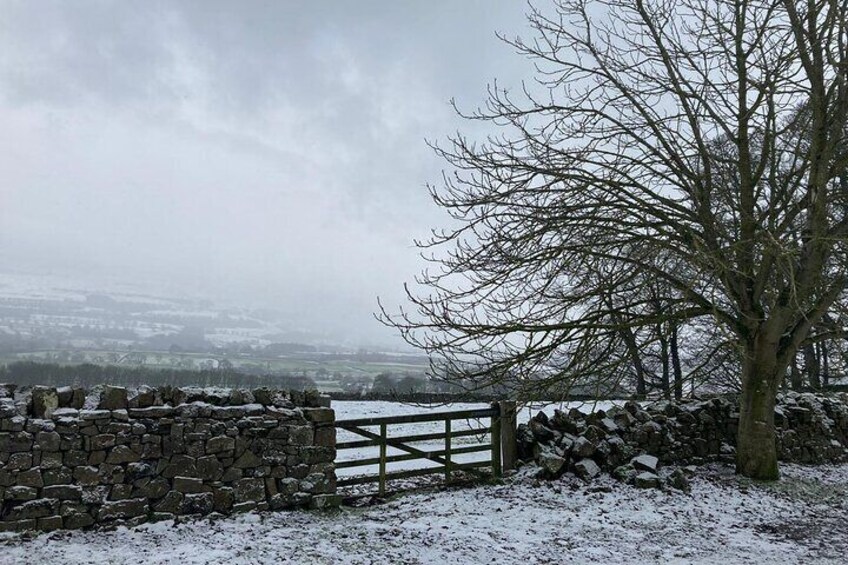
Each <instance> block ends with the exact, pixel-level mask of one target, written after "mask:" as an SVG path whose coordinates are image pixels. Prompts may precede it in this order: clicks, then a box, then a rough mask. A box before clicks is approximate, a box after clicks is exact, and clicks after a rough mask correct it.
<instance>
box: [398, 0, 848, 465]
mask: <svg viewBox="0 0 848 565" xmlns="http://www.w3.org/2000/svg"><path fill="white" fill-rule="evenodd" d="M549 8H550V9H549ZM846 14H848V2H846V1H844V0H808V1H800V2H799V1H790V0H779V1H774V0H773V1H766V0H751V1H744V0H656V1H647V0H645V1H636V2H616V1H602V0H595V1H592V0H558V1H556V2H554V4H553V6H551V7H548V6H546V7H545V9H536V8H531V11H530V13H529V15H528V18H529V22H530V24H531V26H532V29H533V30H534V36H533V38H532V39H530V40H525V39H507V38H503V39H504V41H506V42H507V43H509V44H510V45H512V46H513V47H515V49H516V50H517V51H518V52H519V53H520V54H522V55H524V56H526V57H528V58H529V59H531V60H532V61H533V63H534V64H535V66H536V75H537V82H536V83H535V84H532V85H526V86H525V87H524V88H523V89H521V91H519V92H511V91H507V90H505V89H502V88H500V87H498V86H497V84H495V85H493V86H492V87H491V88H490V92H489V97H488V100H487V102H486V104H485V105H484V106H483V107H482V108H480V109H478V110H476V111H474V112H472V113H470V114H467V117H468V118H469V119H470V120H475V121H481V122H485V123H487V124H488V127H489V128H491V129H490V131H491V132H492V133H491V134H490V135H489V137H488V138H487V139H485V140H484V141H481V142H476V141H474V140H473V139H471V138H468V137H465V136H463V135H458V136H456V137H454V138H451V139H449V141H448V143H445V144H438V145H435V146H434V147H435V149H436V151H437V152H438V153H439V154H440V155H441V156H442V157H443V158H444V159H445V160H446V161H447V163H448V164H449V165H450V166H451V167H452V169H454V171H452V172H451V173H450V174H447V175H446V176H445V179H444V183H443V185H441V186H438V187H431V192H432V195H433V198H434V199H435V201H436V202H437V203H438V205H440V206H441V207H443V208H444V209H445V210H446V211H448V212H449V214H450V216H451V217H452V219H453V220H454V222H453V224H452V225H454V226H456V227H455V228H454V229H451V230H447V231H436V232H434V234H433V237H432V239H431V240H430V241H425V242H420V243H419V245H420V247H421V248H422V249H423V251H424V253H425V255H427V256H428V257H429V259H430V260H431V261H433V262H434V268H433V269H431V270H429V271H428V272H425V273H424V274H423V276H422V277H421V278H420V280H419V281H418V282H419V283H420V285H421V287H420V288H415V289H413V290H411V291H409V292H408V294H409V298H410V300H411V302H412V304H413V306H414V307H413V308H412V310H411V311H401V312H400V313H398V314H397V315H387V314H386V312H385V311H384V312H383V319H384V320H385V321H386V322H387V323H390V324H392V325H394V326H396V327H397V328H399V329H400V330H401V333H402V334H403V336H404V337H405V338H406V339H407V341H409V342H410V343H412V344H415V345H418V346H420V347H422V348H423V349H425V350H426V351H427V352H429V353H430V354H431V355H432V357H433V370H434V372H437V373H441V374H442V375H463V376H464V377H467V378H470V379H472V380H473V379H477V381H478V382H483V381H486V380H488V382H506V380H509V382H512V383H520V382H526V383H531V382H532V383H534V386H536V385H538V384H539V383H543V384H544V386H550V385H552V384H553V383H562V382H567V381H568V379H573V378H578V377H580V376H581V375H588V374H595V375H597V374H603V373H604V372H605V371H607V372H609V373H610V374H613V373H618V372H620V371H619V370H618V367H620V365H621V364H622V363H625V362H627V361H626V359H627V343H626V342H627V334H628V332H633V331H637V330H639V329H642V328H647V327H652V326H656V325H657V324H664V323H669V322H673V323H674V325H675V327H677V326H678V325H683V324H690V325H691V327H697V326H698V324H706V326H708V327H712V328H715V331H713V330H709V331H707V333H711V332H712V333H714V334H715V335H718V336H721V339H723V340H727V342H728V343H729V344H730V345H731V346H732V348H733V349H734V350H735V352H736V353H737V355H738V359H739V366H740V372H741V375H740V381H741V389H742V401H741V406H740V412H741V416H740V423H739V438H738V440H739V441H738V448H737V449H738V451H737V456H738V462H737V470H738V471H739V472H741V473H743V474H745V475H748V476H753V477H759V478H776V477H777V475H778V468H777V460H776V450H775V445H774V410H773V408H774V401H775V396H776V394H777V391H778V387H779V386H780V385H781V382H782V381H783V379H784V376H785V375H786V373H787V369H788V367H789V366H790V364H791V363H792V362H793V360H794V359H795V356H796V353H797V352H798V350H799V347H801V346H802V344H803V343H805V340H807V339H808V337H809V335H810V329H811V327H812V326H813V325H815V324H816V323H817V322H818V321H820V320H821V319H822V318H823V316H824V315H825V314H826V313H828V312H830V311H834V310H835V309H837V308H839V307H840V306H841V305H842V303H843V301H844V299H845V287H846V251H848V249H846V242H847V241H848V240H847V239H846V235H848V231H847V230H848V215H846V213H845V212H846V206H848V173H846V168H847V167H848V151H846V148H848V145H846V143H845V134H846V115H848V84H846V73H848V23H846ZM651 285H659V286H661V288H662V289H663V291H662V300H661V301H659V302H657V299H656V298H657V296H656V293H655V295H654V297H653V298H652V295H651V292H650V286H651ZM838 330H839V329H838V328H837V331H838ZM675 331H676V330H675ZM716 345H718V344H716Z"/></svg>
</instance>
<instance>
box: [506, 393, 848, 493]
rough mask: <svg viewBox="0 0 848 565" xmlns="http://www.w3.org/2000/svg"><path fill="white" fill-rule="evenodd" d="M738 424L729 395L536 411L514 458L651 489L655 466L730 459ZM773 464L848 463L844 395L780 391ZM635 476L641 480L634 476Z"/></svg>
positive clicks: (847, 398) (547, 472) (552, 473)
mask: <svg viewBox="0 0 848 565" xmlns="http://www.w3.org/2000/svg"><path fill="white" fill-rule="evenodd" d="M738 422H739V414H738V399H737V398H735V397H732V396H723V397H716V398H711V399H703V400H692V401H687V402H679V403H678V402H657V403H654V404H645V405H642V404H639V403H637V402H633V401H628V402H626V403H624V404H623V405H622V406H616V407H613V408H612V409H610V410H606V411H604V410H598V411H596V412H592V413H590V414H584V413H583V412H581V411H579V410H576V409H572V410H570V411H568V412H563V411H559V410H555V411H554V412H553V414H551V415H547V414H545V413H543V412H540V413H538V414H537V415H535V416H534V417H533V418H531V419H530V421H529V422H528V423H527V424H522V425H521V426H519V428H518V431H517V437H518V455H519V458H520V459H521V460H523V461H525V462H531V461H532V462H535V463H536V464H537V465H538V466H539V467H540V474H541V475H542V476H544V477H547V478H556V477H559V476H560V475H562V474H563V473H566V472H571V473H574V474H576V475H578V476H580V477H583V478H585V479H592V478H594V477H595V476H597V475H598V474H600V473H601V472H602V471H607V472H609V473H611V474H613V475H614V476H615V477H617V478H619V479H621V480H623V481H625V482H629V483H633V484H637V486H659V485H660V483H661V481H660V474H658V473H657V471H658V469H659V467H660V466H663V465H665V466H681V465H688V464H698V463H703V462H707V461H714V460H722V459H723V460H727V461H733V458H734V456H735V446H736V432H737V426H738ZM775 426H776V428H777V430H776V431H777V434H776V435H777V438H776V441H777V452H778V458H779V459H780V460H781V461H786V462H795V463H807V464H818V463H836V462H842V461H846V460H848V394H845V393H839V394H834V395H830V396H825V395H816V394H812V393H796V392H788V393H782V394H780V395H779V397H778V403H777V407H776V408H775ZM640 477H641V478H640Z"/></svg>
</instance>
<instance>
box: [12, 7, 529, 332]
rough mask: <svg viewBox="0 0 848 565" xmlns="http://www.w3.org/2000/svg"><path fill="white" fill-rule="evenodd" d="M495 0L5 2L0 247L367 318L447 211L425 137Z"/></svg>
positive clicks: (497, 62)
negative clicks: (434, 195)
mask: <svg viewBox="0 0 848 565" xmlns="http://www.w3.org/2000/svg"><path fill="white" fill-rule="evenodd" d="M523 11H524V6H523V5H522V4H521V3H512V2H509V3H507V2H488V1H481V0H477V1H471V2H455V1H439V2H390V1H385V2H376V1H370V2H341V1H340V2H308V3H307V2H208V1H202V2H201V1H198V2H176V3H174V2H143V3H142V2H134V3H127V2H17V3H11V4H8V5H6V6H5V7H4V10H3V13H2V15H0V127H2V128H3V129H2V131H3V133H2V134H0V199H2V210H0V259H2V260H3V261H4V262H5V263H6V264H7V265H9V266H13V267H19V268H22V269H25V268H43V267H44V266H50V268H52V269H59V270H63V271H67V272H68V273H69V274H74V273H77V274H79V273H85V274H88V275H93V274H98V273H102V274H103V275H102V276H105V274H109V275H110V276H111V275H114V274H115V272H116V271H117V272H118V273H122V274H124V275H125V276H127V277H131V278H133V279H134V280H138V281H145V280H159V281H166V282H167V283H168V284H169V285H172V286H174V287H178V288H183V289H186V290H187V291H194V290H197V291H198V292H205V293H208V294H209V295H211V296H214V297H223V298H226V299H227V300H229V301H231V302H238V301H242V302H251V303H256V304H265V305H271V306H276V307H279V308H280V309H281V310H283V311H287V312H290V313H291V315H292V317H293V318H297V321H298V323H300V324H303V325H307V326H312V327H327V328H332V329H334V330H338V331H341V332H346V333H347V334H349V335H359V336H363V335H367V336H370V335H383V334H382V333H381V332H382V331H383V330H382V329H381V328H380V327H379V326H377V325H376V324H375V323H374V322H373V320H371V318H370V312H371V311H372V310H373V309H374V307H375V297H376V295H378V294H379V295H382V296H385V297H387V299H388V300H389V301H390V302H391V301H393V300H394V301H399V300H400V298H401V297H400V292H399V291H400V288H401V284H402V282H403V281H404V280H409V279H410V278H411V277H412V276H413V275H414V274H415V272H416V271H417V270H419V269H420V268H421V266H422V265H421V263H420V262H419V261H418V259H417V258H416V255H415V252H414V250H413V249H412V248H411V241H412V239H413V237H418V236H422V235H425V234H426V232H427V230H428V228H429V227H431V226H434V225H437V224H438V223H439V222H443V221H444V217H443V215H442V214H440V213H439V211H438V210H436V209H435V208H434V207H433V206H432V205H431V204H430V203H429V200H428V197H427V195H426V191H425V189H424V184H425V183H426V182H428V181H435V180H437V179H438V176H439V169H440V167H441V166H442V164H441V163H440V162H438V161H437V160H436V159H435V158H434V157H433V155H432V154H431V153H430V151H429V150H428V149H427V147H426V146H425V144H424V143H423V140H424V139H425V138H431V139H432V138H440V137H443V136H444V135H446V134H449V133H450V132H452V131H453V130H455V129H456V128H457V127H462V124H461V123H459V122H458V121H457V119H456V118H455V117H454V116H453V115H452V112H451V110H450V108H449V106H448V104H447V101H448V99H449V98H451V97H456V98H458V99H459V101H460V102H461V103H463V104H465V105H468V104H473V103H475V102H478V101H482V99H483V96H484V94H485V85H486V83H487V82H488V81H490V80H491V79H492V78H494V77H500V80H502V81H504V82H505V83H506V84H509V83H512V84H516V85H517V84H518V83H519V81H520V80H521V79H522V78H523V77H525V76H528V75H529V73H530V71H531V70H532V69H531V67H530V66H529V64H528V63H527V62H525V61H521V60H520V59H517V58H516V57H514V56H513V55H512V54H511V52H510V50H509V48H507V47H506V46H504V45H502V44H500V43H499V42H498V41H497V40H496V39H495V37H494V32H495V30H501V31H504V32H506V33H508V34H510V35H514V34H516V33H520V32H521V31H522V30H523V29H524V27H525V22H524V19H523V15H522V13H523Z"/></svg>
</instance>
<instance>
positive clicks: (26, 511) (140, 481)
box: [0, 385, 337, 532]
mask: <svg viewBox="0 0 848 565" xmlns="http://www.w3.org/2000/svg"><path fill="white" fill-rule="evenodd" d="M334 424H335V417H334V413H333V410H332V409H331V408H330V407H329V399H328V398H326V397H322V396H320V395H318V394H317V393H315V392H307V393H301V392H286V391H279V390H270V389H256V390H252V391H250V390H230V389H214V390H213V389H193V388H171V387H162V388H159V389H154V388H150V387H141V388H139V389H137V390H132V391H128V390H127V389H124V388H119V387H109V386H105V387H96V388H95V389H92V390H91V391H85V390H83V389H80V388H72V387H65V388H58V389H56V388H47V387H33V388H18V387H15V386H14V385H0V532H9V531H24V530H42V531H49V530H55V529H62V528H64V529H75V528H88V527H92V526H96V525H114V524H125V525H136V524H140V523H142V522H146V521H157V520H167V519H173V518H175V517H177V516H186V515H189V516H202V515H207V514H211V513H213V512H216V513H220V514H231V513H234V512H244V511H249V510H268V509H270V510H278V509H285V508H296V507H306V506H311V507H323V506H325V505H330V504H334V503H336V502H337V497H335V496H334V494H335V491H336V476H335V468H334V464H333V461H334V459H335V443H336V435H335V427H334Z"/></svg>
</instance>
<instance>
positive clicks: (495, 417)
mask: <svg viewBox="0 0 848 565" xmlns="http://www.w3.org/2000/svg"><path fill="white" fill-rule="evenodd" d="M492 410H493V411H494V412H495V413H494V414H492V417H491V423H492V432H491V433H492V476H493V477H494V478H496V479H500V478H501V477H502V476H503V468H502V467H501V441H502V440H501V407H500V404H498V403H497V402H493V403H492Z"/></svg>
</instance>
